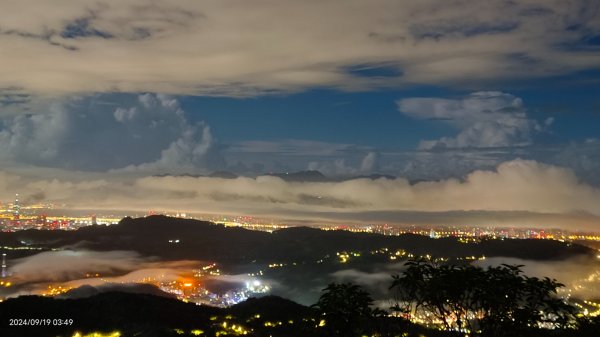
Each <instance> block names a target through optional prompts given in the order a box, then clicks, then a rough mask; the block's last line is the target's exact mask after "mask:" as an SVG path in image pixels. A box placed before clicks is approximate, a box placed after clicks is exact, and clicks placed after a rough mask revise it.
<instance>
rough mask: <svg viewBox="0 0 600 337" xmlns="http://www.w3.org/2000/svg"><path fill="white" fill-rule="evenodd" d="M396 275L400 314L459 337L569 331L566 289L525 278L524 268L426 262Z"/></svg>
mask: <svg viewBox="0 0 600 337" xmlns="http://www.w3.org/2000/svg"><path fill="white" fill-rule="evenodd" d="M405 265H406V266H407V269H406V271H404V272H403V274H402V275H394V276H393V278H394V281H393V283H392V286H391V289H393V290H394V291H395V296H396V305H395V306H394V308H393V309H394V310H396V311H398V312H400V313H401V314H402V315H404V316H405V317H406V318H412V319H413V320H415V319H416V320H422V321H423V322H424V323H440V324H442V325H443V326H444V328H445V329H446V330H447V331H454V332H455V333H456V334H457V335H466V334H467V333H468V334H470V335H482V336H507V335H511V336H519V335H520V334H523V333H532V331H534V330H538V329H539V328H541V327H547V328H563V327H566V326H567V325H568V324H569V323H570V322H572V321H573V313H574V309H573V307H572V306H570V305H568V304H567V303H565V302H564V301H563V300H562V299H560V298H557V296H556V291H557V289H558V288H560V287H562V286H563V285H562V284H560V283H558V282H557V281H556V280H551V279H549V278H544V279H538V278H535V277H527V276H525V275H523V274H522V270H521V267H522V266H510V265H501V266H497V267H488V268H487V269H483V268H480V267H475V266H472V265H436V264H433V263H431V262H429V261H425V260H413V261H409V262H407V263H406V264H405Z"/></svg>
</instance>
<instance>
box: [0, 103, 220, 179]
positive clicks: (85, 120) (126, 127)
mask: <svg viewBox="0 0 600 337" xmlns="http://www.w3.org/2000/svg"><path fill="white" fill-rule="evenodd" d="M132 98H133V96H127V97H124V98H122V99H123V100H124V102H120V103H117V102H119V100H120V99H119V98H118V97H116V98H115V97H113V98H110V97H109V98H108V99H107V97H103V96H91V97H85V98H79V99H73V100H69V101H63V102H61V103H55V104H53V105H52V106H51V107H50V109H49V111H40V112H36V113H32V114H29V115H16V116H12V117H7V118H5V119H4V120H3V123H4V128H0V158H2V159H3V160H5V161H6V160H10V161H14V162H18V163H21V164H31V165H37V166H45V167H56V168H64V169H72V170H86V171H105V170H108V169H124V170H127V171H144V172H148V173H152V172H160V173H164V172H177V170H186V172H187V173H194V172H198V171H200V172H204V171H207V170H210V169H213V168H215V167H219V166H221V165H222V164H223V159H222V158H221V157H220V155H219V153H218V152H217V151H216V146H215V140H214V138H213V137H212V135H211V133H210V128H209V127H208V125H206V124H205V123H203V122H192V121H190V120H189V119H188V118H187V116H186V114H185V113H184V111H183V110H182V109H181V107H180V106H179V103H178V102H177V100H176V99H173V98H171V97H168V96H164V95H151V94H144V95H140V96H139V97H136V99H137V100H132Z"/></svg>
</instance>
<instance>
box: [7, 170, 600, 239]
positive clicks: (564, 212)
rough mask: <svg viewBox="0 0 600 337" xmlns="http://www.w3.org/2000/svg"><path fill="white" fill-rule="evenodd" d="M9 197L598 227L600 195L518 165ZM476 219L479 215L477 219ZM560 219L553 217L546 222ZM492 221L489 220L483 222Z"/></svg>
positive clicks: (101, 183) (170, 180)
mask: <svg viewBox="0 0 600 337" xmlns="http://www.w3.org/2000/svg"><path fill="white" fill-rule="evenodd" d="M0 186H2V187H3V188H2V190H1V191H2V193H3V195H2V198H5V199H10V198H11V197H12V196H13V195H14V194H13V193H15V192H20V195H21V196H23V197H24V198H27V197H28V196H37V198H38V199H39V198H40V196H45V197H46V199H47V200H48V201H53V202H55V203H58V204H66V205H69V207H74V208H79V209H111V210H116V209H121V210H139V211H146V210H149V209H155V210H156V209H159V210H174V211H186V212H198V213H221V214H252V215H257V216H277V217H284V218H295V219H304V220H311V219H312V220H314V219H329V220H335V219H338V220H340V219H341V220H343V221H351V222H357V221H359V220H357V219H360V221H365V222H366V221H375V220H377V221H386V222H392V223H411V220H416V219H419V221H427V220H428V219H429V220H431V222H432V223H448V222H449V221H450V220H448V219H446V218H445V217H444V216H443V215H444V214H445V215H447V216H449V215H452V217H449V218H451V219H453V222H452V223H459V224H460V223H461V219H467V218H468V216H473V215H477V214H479V216H480V215H481V212H489V213H490V214H491V215H493V216H490V217H489V219H488V220H485V219H481V218H480V221H484V222H485V223H486V224H494V223H503V224H506V223H505V222H506V221H498V222H496V220H497V219H502V218H505V219H509V220H510V221H511V222H512V224H537V225H557V226H567V227H568V226H580V228H582V227H588V228H589V227H597V228H598V227H600V221H599V219H600V212H599V211H598V207H597V205H598V203H599V202H600V190H599V189H598V188H596V187H593V186H590V185H587V184H584V183H581V182H580V181H579V180H578V179H577V177H576V176H575V174H574V173H573V172H572V171H570V170H569V169H565V168H561V167H556V166H551V165H545V164H541V163H538V162H535V161H527V160H513V161H509V162H505V163H502V164H500V165H499V166H497V168H496V169H495V170H477V171H474V172H472V173H470V174H468V175H467V176H465V177H464V179H462V180H459V179H446V180H439V181H424V182H419V183H413V184H411V183H410V182H409V181H408V180H406V179H402V178H397V179H385V178H380V179H376V180H371V179H353V180H346V181H339V182H286V181H284V180H282V179H280V178H278V177H274V176H259V177H257V178H248V177H238V178H236V179H222V178H211V177H191V176H162V177H158V176H147V177H141V178H132V179H131V180H124V181H118V182H116V181H108V180H103V179H96V180H81V181H68V180H58V179H52V180H47V179H45V180H44V179H42V180H39V179H36V180H31V181H30V180H29V178H26V177H21V176H18V175H15V174H9V173H2V174H0ZM478 212H479V213H478ZM548 215H554V216H548ZM484 218H485V217H484Z"/></svg>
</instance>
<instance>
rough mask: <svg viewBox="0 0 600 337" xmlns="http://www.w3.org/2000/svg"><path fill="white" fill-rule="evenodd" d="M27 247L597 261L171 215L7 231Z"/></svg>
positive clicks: (190, 254)
mask: <svg viewBox="0 0 600 337" xmlns="http://www.w3.org/2000/svg"><path fill="white" fill-rule="evenodd" d="M170 240H171V241H174V240H179V242H178V243H174V242H169V241H170ZM24 243H25V244H28V245H30V246H32V247H44V248H58V247H66V246H70V245H77V246H78V247H79V248H81V247H83V248H88V249H93V250H135V251H138V252H139V253H141V254H144V255H152V256H158V257H161V258H163V259H198V260H211V261H216V262H220V263H224V264H227V263H246V262H250V261H257V262H267V261H273V260H275V261H292V260H293V261H302V260H314V259H318V258H321V257H323V256H324V255H326V254H335V252H337V251H343V250H354V251H367V250H374V249H380V248H384V247H385V248H388V249H394V250H395V249H403V250H406V251H408V252H411V253H413V254H417V255H424V254H431V255H433V256H444V257H459V256H470V255H474V256H481V255H485V256H489V257H493V256H505V257H518V258H524V259H537V260H551V259H563V258H568V257H572V256H576V255H590V256H591V255H593V250H592V249H590V248H588V247H584V246H581V245H578V244H571V243H563V242H559V241H552V240H486V241H482V242H480V243H470V244H465V243H461V242H459V241H458V239H455V238H442V239H430V238H429V237H425V236H419V235H412V234H405V235H400V236H384V235H379V234H369V233H354V232H349V231H323V230H319V229H314V228H308V227H292V228H287V229H282V230H278V231H275V232H274V233H267V232H259V231H251V230H246V229H243V228H237V227H225V226H223V225H218V224H213V223H210V222H205V221H198V220H190V219H179V218H171V217H166V216H149V217H145V218H136V219H132V218H125V219H123V220H122V221H121V222H120V223H119V224H118V225H113V226H89V227H83V228H81V229H79V230H76V231H37V230H27V231H21V232H14V233H0V244H1V245H5V246H22V245H23V244H24ZM21 253H22V254H27V253H29V254H32V253H35V251H22V252H21ZM13 257H15V255H14V254H13Z"/></svg>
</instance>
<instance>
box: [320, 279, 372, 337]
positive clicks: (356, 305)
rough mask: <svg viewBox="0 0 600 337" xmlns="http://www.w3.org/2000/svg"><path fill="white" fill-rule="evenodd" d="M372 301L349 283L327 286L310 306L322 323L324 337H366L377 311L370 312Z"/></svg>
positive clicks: (367, 295) (363, 291)
mask: <svg viewBox="0 0 600 337" xmlns="http://www.w3.org/2000/svg"><path fill="white" fill-rule="evenodd" d="M372 304H373V299H372V298H371V295H369V293H368V292H366V291H365V290H363V289H362V288H361V287H360V286H358V285H355V284H351V283H330V284H329V285H328V286H327V287H326V288H325V289H323V294H322V295H321V297H320V298H319V301H318V302H317V303H316V304H314V305H313V307H314V308H316V309H318V310H319V312H320V314H321V319H322V320H323V322H322V324H321V325H323V324H324V325H323V327H322V328H323V330H324V332H325V335H326V336H348V337H352V336H361V335H362V334H363V333H367V331H368V330H369V329H370V326H371V324H372V322H373V318H374V317H375V315H377V314H378V313H379V312H380V311H379V310H373V309H371V305H372Z"/></svg>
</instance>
